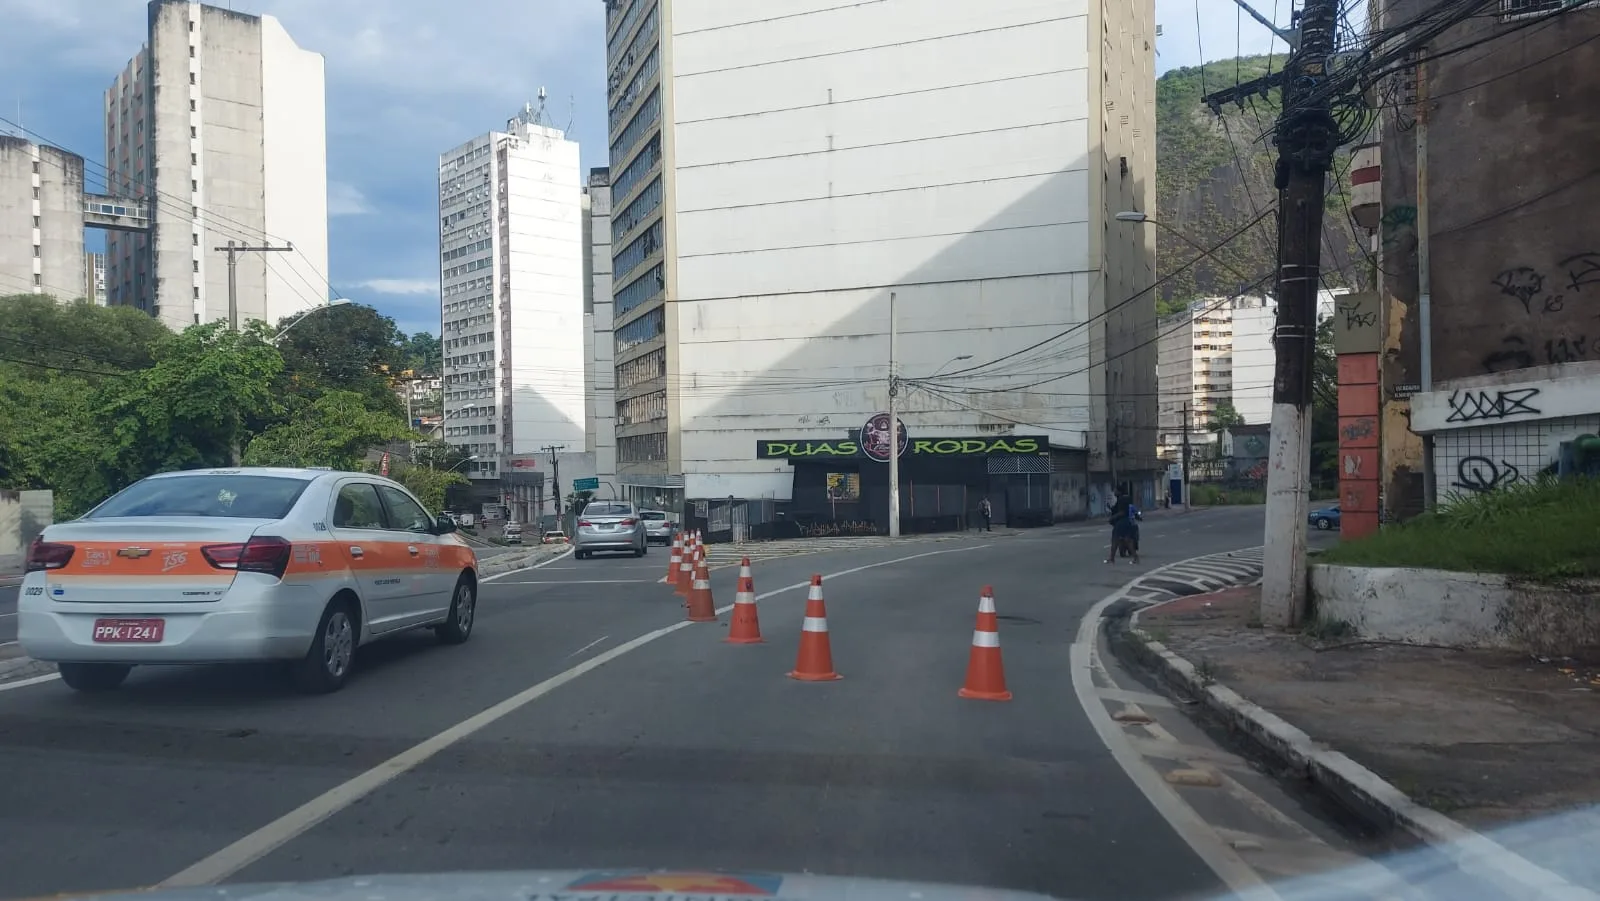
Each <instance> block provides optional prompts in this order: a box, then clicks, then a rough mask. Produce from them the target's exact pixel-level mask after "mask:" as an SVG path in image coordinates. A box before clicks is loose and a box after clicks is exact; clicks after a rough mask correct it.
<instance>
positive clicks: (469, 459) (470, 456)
mask: <svg viewBox="0 0 1600 901" xmlns="http://www.w3.org/2000/svg"><path fill="white" fill-rule="evenodd" d="M476 459H478V455H477V454H468V455H466V456H465V457H462V458H461V459H460V460H457V461H456V465H454V466H452V467H450V468H449V469H447V470H445V472H455V471H456V470H457V469H460V468H461V464H463V463H471V462H472V461H474V460H476Z"/></svg>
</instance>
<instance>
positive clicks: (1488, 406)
mask: <svg viewBox="0 0 1600 901" xmlns="http://www.w3.org/2000/svg"><path fill="white" fill-rule="evenodd" d="M1538 396H1539V389H1538V388H1510V389H1507V388H1498V389H1493V390H1491V389H1474V390H1467V389H1459V390H1456V391H1452V392H1450V397H1449V399H1448V400H1447V401H1446V402H1447V403H1449V405H1450V415H1449V416H1446V417H1445V420H1444V421H1445V422H1494V421H1497V420H1501V419H1505V418H1507V417H1510V416H1537V415H1538V414H1539V410H1538V408H1537V407H1534V406H1533V405H1532V404H1530V403H1529V401H1531V400H1533V399H1534V398H1536V397H1538Z"/></svg>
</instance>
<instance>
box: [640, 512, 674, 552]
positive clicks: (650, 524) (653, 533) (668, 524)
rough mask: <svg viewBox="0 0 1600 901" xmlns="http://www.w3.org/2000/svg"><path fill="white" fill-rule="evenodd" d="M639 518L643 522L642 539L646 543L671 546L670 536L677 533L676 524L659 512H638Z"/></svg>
mask: <svg viewBox="0 0 1600 901" xmlns="http://www.w3.org/2000/svg"><path fill="white" fill-rule="evenodd" d="M639 518H640V519H642V520H644V537H645V540H647V541H659V542H661V543H662V544H671V543H672V536H673V535H676V534H677V532H678V524H677V523H675V522H673V521H672V517H670V516H668V515H667V514H665V513H663V512H661V511H660V510H640V511H639Z"/></svg>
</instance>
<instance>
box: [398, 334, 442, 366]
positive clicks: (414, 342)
mask: <svg viewBox="0 0 1600 901" xmlns="http://www.w3.org/2000/svg"><path fill="white" fill-rule="evenodd" d="M400 361H401V368H403V369H409V370H411V371H412V372H414V373H416V374H417V376H419V377H421V376H437V375H439V373H440V372H441V371H442V369H443V362H444V342H443V341H441V340H440V339H439V336H438V335H434V334H432V333H430V332H417V333H416V334H414V335H412V336H411V337H409V338H406V339H404V341H402V342H401V346H400Z"/></svg>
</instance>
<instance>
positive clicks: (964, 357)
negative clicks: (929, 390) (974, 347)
mask: <svg viewBox="0 0 1600 901" xmlns="http://www.w3.org/2000/svg"><path fill="white" fill-rule="evenodd" d="M970 359H972V354H962V355H961V356H959V357H951V358H950V359H948V360H946V361H945V363H944V366H940V367H939V368H938V369H935V370H934V371H933V375H930V376H928V378H930V379H931V378H933V376H934V375H938V374H939V373H941V372H944V369H945V366H949V365H950V364H951V363H960V362H961V361H962V360H970Z"/></svg>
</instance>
